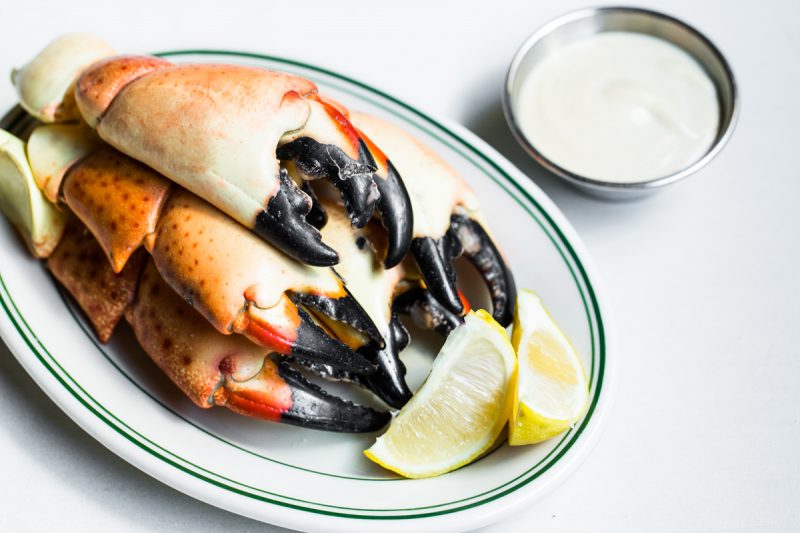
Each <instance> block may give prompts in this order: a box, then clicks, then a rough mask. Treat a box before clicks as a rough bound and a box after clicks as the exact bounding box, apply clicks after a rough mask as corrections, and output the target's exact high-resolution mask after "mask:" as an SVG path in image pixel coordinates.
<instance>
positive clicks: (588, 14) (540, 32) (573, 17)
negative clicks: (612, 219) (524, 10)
mask: <svg viewBox="0 0 800 533" xmlns="http://www.w3.org/2000/svg"><path fill="white" fill-rule="evenodd" d="M614 12H624V13H637V14H641V15H645V16H648V17H653V18H657V19H661V20H664V21H666V22H670V23H673V24H676V25H678V26H681V27H683V28H684V29H686V30H687V31H688V32H690V33H692V34H693V35H694V36H695V37H697V38H698V39H699V40H700V42H701V43H702V44H703V45H704V46H706V47H707V48H708V50H709V51H710V52H711V54H712V55H714V56H715V57H716V59H717V60H718V61H719V63H720V65H721V66H722V69H723V70H724V72H725V77H726V78H727V79H728V82H729V83H730V87H731V111H730V120H729V121H728V125H727V126H726V128H725V131H723V132H722V134H721V135H719V137H717V139H716V140H715V141H714V144H712V145H711V147H710V148H709V149H708V151H707V152H706V153H705V154H704V155H703V157H701V158H700V159H698V160H697V161H695V162H694V163H692V164H691V165H689V166H687V167H685V168H683V169H681V170H679V171H677V172H674V173H672V174H668V175H666V176H662V177H659V178H653V179H650V180H643V181H633V182H614V181H606V180H602V179H597V178H589V177H586V176H581V175H580V174H576V173H574V172H572V171H570V170H567V169H566V168H564V167H562V166H560V165H559V164H558V163H556V162H554V161H552V160H551V159H549V158H548V157H547V156H545V155H544V154H542V153H541V152H540V151H539V150H537V149H536V147H535V146H534V144H533V143H532V142H531V141H530V140H529V139H528V138H527V137H526V136H525V134H524V133H523V132H522V129H521V128H520V125H519V123H518V122H517V120H516V117H515V114H514V110H513V104H512V101H511V100H512V96H513V91H512V83H513V82H514V80H515V77H516V74H517V71H518V70H519V66H520V64H521V63H522V61H523V59H524V58H525V56H526V55H527V53H528V52H529V51H530V49H531V48H533V46H534V45H536V43H538V42H539V41H540V40H542V39H543V38H544V37H545V36H547V35H549V34H551V33H553V32H554V31H557V30H558V29H559V28H561V27H562V26H565V25H567V24H569V23H571V22H574V21H577V20H581V19H586V18H593V17H602V16H605V15H607V14H609V13H614ZM637 33H644V32H637ZM644 34H645V35H648V34H647V33H644ZM673 44H674V43H673ZM676 46H678V45H676ZM682 49H683V48H682ZM683 50H684V51H685V52H687V53H689V54H690V55H692V57H693V58H694V59H695V60H697V61H698V62H699V60H698V59H697V58H696V57H695V56H694V55H693V54H691V53H690V52H689V51H688V50H685V49H683ZM715 85H716V84H715ZM717 98H718V99H719V96H718V97H717ZM502 105H503V114H504V115H505V118H506V121H507V122H508V124H509V125H510V126H511V132H512V133H513V134H514V137H515V138H516V139H517V142H519V143H520V145H522V147H523V148H524V149H525V150H526V151H527V152H528V154H530V155H531V156H532V157H533V158H534V159H535V160H536V161H537V162H538V163H539V164H540V165H542V166H543V167H545V168H546V169H547V170H549V171H550V172H552V173H554V174H556V175H557V176H560V177H562V178H564V179H566V180H567V181H570V182H572V183H574V184H575V185H579V186H582V187H584V188H587V189H590V190H598V191H603V192H608V191H619V192H623V191H625V190H629V191H631V192H632V191H633V190H636V191H639V192H641V191H642V190H652V189H656V188H659V187H662V186H664V185H668V184H670V183H674V182H676V181H679V180H681V179H683V178H686V177H687V176H689V175H691V174H694V173H695V172H697V171H698V170H700V169H701V168H702V167H704V166H705V165H707V164H708V163H709V161H711V160H712V159H714V158H715V157H716V156H717V154H719V152H720V151H721V150H722V148H723V147H724V146H725V145H726V144H727V142H728V140H729V139H730V137H731V135H732V134H733V130H734V127H735V125H736V122H737V120H738V117H739V107H740V102H739V88H738V86H737V84H736V77H735V76H734V74H733V69H732V68H731V66H730V64H729V63H728V61H727V60H726V59H725V56H724V55H723V54H722V52H721V51H720V50H719V48H717V47H716V45H715V44H714V43H713V42H711V40H710V39H709V38H708V37H706V36H705V35H704V34H703V33H702V32H700V31H699V30H698V29H697V28H695V27H694V26H692V25H690V24H688V23H686V22H684V21H683V20H680V19H678V18H675V17H673V16H671V15H667V14H666V13H662V12H660V11H654V10H651V9H644V8H640V7H630V6H606V7H590V8H583V9H578V10H575V11H571V12H569V13H565V14H564V15H561V16H559V17H556V18H555V19H552V20H550V21H549V22H547V23H546V24H544V25H543V26H542V27H540V28H539V29H537V30H536V31H535V32H533V34H531V35H530V36H529V37H528V38H527V39H525V41H524V42H523V43H522V45H521V46H520V47H519V48H518V49H517V52H516V53H515V54H514V59H512V61H511V65H510V66H509V67H508V71H507V72H506V79H505V88H504V91H503V98H502Z"/></svg>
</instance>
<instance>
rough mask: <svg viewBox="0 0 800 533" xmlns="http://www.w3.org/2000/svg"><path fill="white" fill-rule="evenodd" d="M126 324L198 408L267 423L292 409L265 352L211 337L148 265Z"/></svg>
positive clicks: (287, 390)
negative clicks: (216, 408) (223, 408)
mask: <svg viewBox="0 0 800 533" xmlns="http://www.w3.org/2000/svg"><path fill="white" fill-rule="evenodd" d="M126 318H127V320H128V322H129V323H130V324H131V326H132V327H133V330H134V333H135V334H136V337H137V339H138V340H139V343H140V344H141V345H142V347H143V348H144V350H145V351H146V352H147V353H148V354H150V356H151V358H152V359H153V361H154V362H155V363H156V364H157V365H158V366H159V367H160V368H161V370H162V371H163V372H164V373H165V374H166V375H167V376H169V378H170V379H171V380H172V381H173V382H174V383H175V384H176V385H177V386H178V387H179V388H180V389H181V390H182V391H183V392H184V393H185V394H186V395H187V396H188V397H189V398H190V399H191V400H192V401H193V402H194V403H195V404H197V405H198V406H200V407H203V408H209V407H212V406H214V405H226V406H227V407H229V408H230V409H232V410H234V411H237V412H239V413H241V414H245V415H249V416H257V417H259V418H264V419H268V420H278V419H280V415H281V413H283V412H285V411H288V410H289V409H290V408H291V406H292V393H291V388H290V387H289V385H288V384H287V383H286V382H285V381H284V380H283V379H282V378H281V377H280V375H279V374H278V371H277V367H276V365H275V363H274V362H273V361H272V360H271V359H269V358H268V357H267V350H265V349H264V348H262V347H261V346H258V345H256V344H253V343H252V342H250V341H248V340H247V339H245V338H244V337H240V336H235V335H234V336H230V335H222V334H220V333H218V332H217V331H215V330H214V328H212V327H211V326H210V325H209V324H208V322H207V321H206V320H205V319H204V318H203V317H202V316H200V315H199V314H198V313H197V312H196V311H195V310H194V309H192V307H191V306H190V305H189V304H187V303H186V302H184V301H183V300H182V299H181V298H180V297H179V296H178V295H177V294H175V292H174V291H172V289H170V288H169V286H168V285H167V284H166V283H165V282H164V280H163V279H161V276H160V275H159V274H158V271H157V270H156V269H155V267H154V265H153V263H152V262H150V263H148V265H147V266H146V267H145V269H144V272H143V273H142V277H141V281H140V286H139V294H138V296H137V298H136V300H135V302H134V304H133V305H132V306H131V308H130V309H129V310H128V312H127V313H126Z"/></svg>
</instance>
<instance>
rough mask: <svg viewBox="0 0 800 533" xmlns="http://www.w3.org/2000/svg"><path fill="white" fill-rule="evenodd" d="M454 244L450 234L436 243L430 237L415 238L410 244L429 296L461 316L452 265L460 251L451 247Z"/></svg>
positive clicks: (460, 304)
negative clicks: (432, 296)
mask: <svg viewBox="0 0 800 533" xmlns="http://www.w3.org/2000/svg"><path fill="white" fill-rule="evenodd" d="M454 243H455V241H454V240H453V239H451V236H450V232H448V233H447V234H446V235H445V236H444V237H442V238H441V239H439V240H438V241H435V240H433V239H432V238H430V237H417V238H416V239H414V240H413V241H412V242H411V253H412V254H413V255H414V259H415V261H416V262H417V266H418V267H419V271H420V274H421V275H422V279H423V280H424V281H425V286H426V287H427V288H428V290H429V291H430V292H431V294H433V295H434V297H436V299H437V300H439V302H441V303H442V305H444V306H445V307H446V308H447V309H449V310H450V311H451V312H453V313H456V314H457V315H461V314H462V313H463V312H464V305H463V304H462V303H461V298H460V297H459V295H458V289H457V288H456V273H455V270H454V269H453V263H452V261H453V258H454V257H457V256H458V255H459V253H460V250H456V249H455V248H454V247H453V244H454ZM453 252H458V253H453Z"/></svg>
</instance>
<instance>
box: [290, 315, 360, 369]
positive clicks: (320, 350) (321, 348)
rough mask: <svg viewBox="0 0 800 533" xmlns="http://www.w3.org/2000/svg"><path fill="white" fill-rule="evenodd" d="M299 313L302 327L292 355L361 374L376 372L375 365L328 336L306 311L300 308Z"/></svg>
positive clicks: (298, 329) (298, 331)
mask: <svg viewBox="0 0 800 533" xmlns="http://www.w3.org/2000/svg"><path fill="white" fill-rule="evenodd" d="M297 312H298V315H299V317H300V326H299V327H298V328H297V338H296V339H295V341H294V343H293V345H292V355H294V356H296V357H299V358H304V359H308V360H309V361H314V362H319V363H323V364H326V365H331V366H332V367H334V368H338V369H341V370H348V371H350V372H356V373H359V374H370V373H372V372H374V371H375V365H373V364H372V363H370V362H369V361H367V360H366V359H364V357H363V356H362V355H359V354H357V353H355V352H354V351H352V350H351V349H350V348H348V347H347V346H346V345H345V344H344V343H342V342H341V341H339V340H337V339H334V338H333V337H331V336H330V335H328V334H327V333H326V332H325V330H323V329H322V328H321V327H319V326H318V325H317V324H315V323H314V320H313V319H312V318H311V316H310V315H309V314H308V313H307V312H306V311H305V310H303V309H301V308H298V309H297Z"/></svg>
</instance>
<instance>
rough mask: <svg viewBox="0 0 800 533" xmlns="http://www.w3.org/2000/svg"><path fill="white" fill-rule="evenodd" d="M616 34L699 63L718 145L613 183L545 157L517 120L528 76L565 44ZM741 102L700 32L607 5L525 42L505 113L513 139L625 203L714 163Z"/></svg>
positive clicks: (550, 165) (574, 179)
mask: <svg viewBox="0 0 800 533" xmlns="http://www.w3.org/2000/svg"><path fill="white" fill-rule="evenodd" d="M612 31H613V32H633V33H640V34H646V35H652V36H653V37H658V38H660V39H663V40H665V41H667V42H670V43H672V44H674V45H676V46H677V47H678V48H680V49H682V50H684V51H685V52H687V53H688V54H689V55H690V56H691V57H693V58H694V59H695V60H696V61H697V62H698V63H699V64H700V66H701V67H702V68H703V70H704V71H705V73H706V74H707V75H708V76H709V78H710V79H711V81H712V83H713V84H714V87H715V88H716V92H717V101H718V102H719V111H720V112H719V117H720V120H719V128H718V130H717V135H716V137H715V139H714V142H713V143H712V144H711V147H710V148H709V149H708V151H707V152H706V153H705V155H703V157H701V158H700V159H698V160H697V161H695V162H694V163H692V164H691V165H689V166H687V167H685V168H683V169H682V170H680V171H678V172H675V173H673V174H670V175H667V176H662V177H660V178H655V179H649V180H643V181H636V182H613V181H605V180H602V179H595V178H588V177H586V176H580V175H578V174H575V173H574V172H570V171H569V170H567V169H566V168H564V167H562V166H560V165H559V164H558V163H556V162H554V161H552V160H551V159H549V158H548V157H547V156H545V155H544V154H542V153H541V152H540V151H539V150H538V149H537V148H536V144H535V140H534V139H530V138H528V137H527V136H526V135H525V133H523V131H522V129H521V128H520V124H519V122H518V120H517V109H518V104H519V101H518V100H519V95H520V92H521V91H520V89H521V87H522V83H523V82H524V80H525V78H526V77H527V74H528V73H530V72H531V71H532V69H533V68H534V67H535V66H536V65H537V64H538V63H539V62H540V61H541V60H542V58H544V57H545V56H546V55H547V54H550V53H552V52H554V51H555V50H557V49H559V48H561V47H563V46H566V45H569V44H571V43H574V42H576V41H580V40H583V39H586V38H587V37H591V36H592V35H595V34H598V33H603V32H612ZM738 98H739V97H738V94H737V89H736V81H735V79H734V77H733V72H732V71H731V68H730V66H729V65H728V62H727V61H726V60H725V58H724V57H723V56H722V53H720V51H719V50H718V49H717V47H716V46H714V45H713V44H712V43H711V41H709V40H708V39H707V38H706V37H705V36H703V34H701V33H700V32H699V31H697V30H696V29H694V28H692V27H691V26H689V25H688V24H686V23H685V22H682V21H680V20H677V19H675V18H673V17H670V16H669V15H665V14H663V13H658V12H655V11H649V10H646V9H639V8H632V7H603V8H593V9H582V10H580V11H575V12H572V13H568V14H566V15H563V16H561V17H559V18H557V19H555V20H553V21H551V22H549V23H548V24H546V25H545V26H543V27H542V28H540V29H539V30H538V31H536V33H534V34H533V35H531V36H530V37H529V38H528V39H527V40H526V41H525V42H524V43H523V45H522V46H521V47H520V49H519V51H517V54H516V55H515V56H514V60H513V61H512V62H511V66H510V67H509V70H508V75H507V77H506V86H505V91H504V94H503V111H504V113H505V116H506V120H507V121H508V123H509V125H510V126H511V130H512V132H513V133H514V136H515V137H516V138H517V140H518V141H519V142H520V144H521V145H522V146H523V148H525V149H526V150H527V151H528V153H530V154H531V155H532V156H533V157H534V159H536V161H538V162H539V163H540V164H541V165H542V166H544V167H545V168H547V169H548V170H550V171H551V172H553V173H554V174H556V175H558V176H561V177H562V178H564V179H566V180H567V181H569V182H570V183H572V184H573V185H576V186H578V187H580V188H581V189H583V190H585V191H587V192H590V193H592V194H594V195H597V196H601V197H604V198H611V199H625V198H635V197H638V196H642V195H644V194H647V193H650V192H653V191H655V190H656V189H658V188H660V187H663V186H664V185H667V184H670V183H674V182H676V181H678V180H680V179H683V178H685V177H686V176H688V175H690V174H693V173H694V172H696V171H697V170H698V169H700V168H702V167H703V166H705V165H706V163H708V162H709V161H710V160H711V159H713V158H714V156H716V155H717V154H718V153H719V151H720V150H721V149H722V147H723V146H724V145H725V143H726V142H727V141H728V139H729V138H730V136H731V133H732V132H733V126H734V124H735V123H736V118H737V116H738V111H739V103H738Z"/></svg>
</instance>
